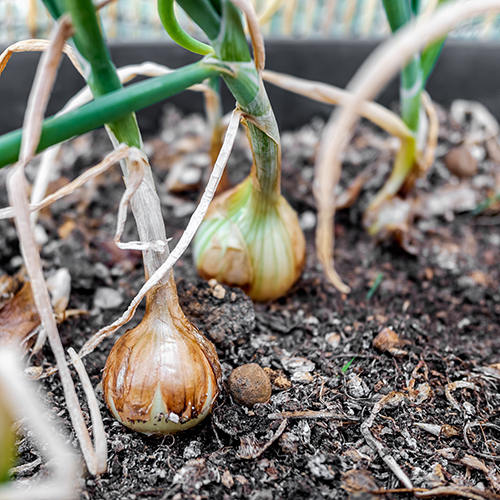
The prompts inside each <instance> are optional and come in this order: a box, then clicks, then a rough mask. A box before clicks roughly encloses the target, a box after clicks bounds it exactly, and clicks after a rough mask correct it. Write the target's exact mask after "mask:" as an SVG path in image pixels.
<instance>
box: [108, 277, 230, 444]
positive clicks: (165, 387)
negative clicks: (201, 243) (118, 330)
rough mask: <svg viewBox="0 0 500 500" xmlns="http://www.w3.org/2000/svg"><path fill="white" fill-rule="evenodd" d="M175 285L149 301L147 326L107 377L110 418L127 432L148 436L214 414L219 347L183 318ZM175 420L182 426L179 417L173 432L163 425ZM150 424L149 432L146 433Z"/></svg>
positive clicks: (120, 344) (127, 340)
mask: <svg viewBox="0 0 500 500" xmlns="http://www.w3.org/2000/svg"><path fill="white" fill-rule="evenodd" d="M170 285H171V283H170V284H167V285H164V286H161V287H159V288H158V289H156V290H154V291H153V292H152V293H151V294H150V295H149V296H148V301H147V306H146V314H145V316H144V318H143V320H142V322H141V323H140V324H139V325H138V326H137V327H135V328H133V329H132V330H128V331H127V332H126V333H125V334H124V335H123V336H122V337H121V338H120V339H118V340H117V342H116V343H115V345H114V347H113V349H112V350H111V352H110V354H109V356H108V360H107V362H106V367H105V369H104V375H103V390H104V397H105V400H106V403H107V404H108V407H109V408H110V410H111V412H112V413H113V414H114V415H115V417H117V418H118V419H119V420H120V421H121V422H122V423H123V424H124V425H126V426H127V427H130V428H131V429H134V430H139V431H140V432H145V433H148V434H164V433H171V432H177V431H180V430H184V429H187V428H189V427H191V426H193V425H195V424H196V423H198V421H201V420H202V419H203V418H204V417H205V416H206V415H207V414H208V413H209V411H210V409H211V407H212V404H213V403H214V401H215V399H216V398H217V395H218V394H219V391H220V380H221V367H220V364H219V360H218V357H217V353H216V351H215V347H214V346H213V344H212V343H211V342H210V341H209V340H207V339H206V338H205V337H204V336H203V335H202V334H201V333H200V332H199V331H198V329H197V328H196V327H195V326H194V325H193V324H192V323H191V322H190V321H189V320H188V319H187V318H186V317H185V316H184V314H183V312H182V310H181V309H180V307H179V304H178V300H177V294H176V292H175V288H174V289H173V290H172V289H171V286H170ZM174 287H175V285H174ZM157 390H159V391H160V394H161V399H162V402H163V407H164V408H165V411H163V412H161V414H159V416H158V415H157V414H156V413H155V411H156V410H154V409H153V404H154V401H155V396H156V392H157ZM172 414H175V415H176V416H177V417H178V420H179V422H178V424H177V423H176V422H175V420H176V417H174V420H173V421H172V423H171V425H170V426H167V424H166V423H165V424H163V423H162V422H161V421H162V419H163V420H164V421H165V422H167V421H168V420H169V417H170V416H171V415H172ZM170 420H171V419H170ZM146 422H149V423H150V424H151V428H150V429H149V428H148V429H145V428H144V426H143V424H144V423H146ZM176 424H177V425H176ZM162 426H163V427H162ZM165 426H167V427H168V429H169V430H165V428H164V427H165ZM156 427H158V429H157V428H156Z"/></svg>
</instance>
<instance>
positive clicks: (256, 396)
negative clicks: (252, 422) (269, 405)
mask: <svg viewBox="0 0 500 500" xmlns="http://www.w3.org/2000/svg"><path fill="white" fill-rule="evenodd" d="M228 384H229V390H230V391H231V394H232V395H233V397H234V399H235V400H236V401H237V402H238V403H240V404H241V405H244V406H249V407H252V406H253V405H255V404H257V403H266V402H267V401H268V400H269V398H270V397H271V381H270V380H269V377H268V376H267V373H266V372H265V371H264V370H263V369H262V368H261V367H260V366H259V365H258V364H257V363H249V364H247V365H243V366H239V367H238V368H236V369H235V370H233V372H232V373H231V375H230V376H229V380H228Z"/></svg>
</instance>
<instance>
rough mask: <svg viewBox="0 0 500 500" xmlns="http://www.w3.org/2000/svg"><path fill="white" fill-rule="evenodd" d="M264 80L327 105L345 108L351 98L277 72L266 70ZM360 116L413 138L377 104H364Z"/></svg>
mask: <svg viewBox="0 0 500 500" xmlns="http://www.w3.org/2000/svg"><path fill="white" fill-rule="evenodd" d="M262 79H263V80H265V81H266V82H269V83H272V84H273V85H277V86H278V87H281V88H283V89H286V90H289V91H290V92H294V93H295V94H300V95H303V96H305V97H309V98H310V99H314V100H315V101H319V102H324V103H326V104H334V105H337V106H338V105H340V106H343V105H345V104H346V103H347V101H348V100H349V98H350V97H351V95H350V93H349V92H348V91H347V90H344V89H340V88H339V87H335V86H333V85H329V84H327V83H323V82H316V81H312V80H304V79H303V78H298V77H296V76H290V75H286V74H283V73H277V72H276V71H269V70H265V71H263V73H262ZM358 112H359V114H360V115H361V116H362V117H364V118H367V119H368V120H370V121H371V122H373V123H374V124H375V125H377V126H379V127H380V128H381V129H383V130H385V131H386V132H388V133H389V134H392V135H394V136H396V137H400V138H406V137H411V136H412V132H411V131H410V129H409V128H408V127H407V126H406V124H405V122H404V121H403V120H402V119H401V118H400V117H399V116H398V115H397V114H396V113H393V112H392V111H390V110H389V109H387V108H385V107H384V106H382V105H380V104H378V103H376V102H371V101H369V102H366V101H365V102H363V103H362V104H361V105H360V108H359V110H358Z"/></svg>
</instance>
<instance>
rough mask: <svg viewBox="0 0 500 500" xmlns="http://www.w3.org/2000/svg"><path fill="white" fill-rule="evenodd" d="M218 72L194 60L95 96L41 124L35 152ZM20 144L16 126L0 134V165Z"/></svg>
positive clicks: (11, 158) (12, 158)
mask: <svg viewBox="0 0 500 500" xmlns="http://www.w3.org/2000/svg"><path fill="white" fill-rule="evenodd" d="M220 73H221V69H220V67H217V66H215V65H208V64H204V63H203V62H198V63H195V64H192V65H190V66H185V67H184V68H180V69H178V70H176V71H174V72H172V73H169V74H168V75H163V76H158V77H155V78H151V79H149V80H145V81H142V82H139V83H135V84H132V85H129V86H127V87H126V88H124V89H121V90H117V91H116V92H111V93H110V94H107V95H104V96H102V97H98V98H96V99H95V100H94V101H92V102H90V103H88V104H85V105H84V106H82V107H81V108H78V109H76V110H74V111H71V112H69V113H66V114H64V115H60V116H55V117H52V118H48V119H46V120H45V121H44V123H43V129H42V136H41V139H40V144H39V145H38V149H37V151H38V152H40V151H43V150H44V149H46V148H48V147H50V146H53V145H54V144H58V143H59V142H63V141H66V140H68V139H71V138H72V137H75V136H77V135H81V134H84V133H86V132H89V131H90V130H93V129H95V128H98V127H100V126H101V125H103V124H105V123H110V122H113V121H116V120H119V119H120V118H123V117H124V116H126V115H127V114H130V113H132V112H134V111H136V110H138V109H142V108H145V107H147V106H151V105H152V104H155V103H156V102H159V101H162V100H164V99H166V98H167V97H171V96H173V95H175V94H177V93H179V92H182V91H183V90H185V89H186V88H187V87H190V86H191V85H194V84H195V83H201V82H202V81H203V80H205V79H206V78H210V77H212V76H216V75H220ZM20 144H21V130H20V129H19V130H15V131H14V132H10V133H8V134H5V135H3V136H1V137H0V167H4V166H5V165H8V164H10V163H14V162H15V161H17V159H18V156H19V147H20Z"/></svg>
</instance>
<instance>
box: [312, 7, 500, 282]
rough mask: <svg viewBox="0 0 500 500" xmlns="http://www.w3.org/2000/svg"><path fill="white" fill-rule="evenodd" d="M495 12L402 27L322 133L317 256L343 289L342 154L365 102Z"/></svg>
mask: <svg viewBox="0 0 500 500" xmlns="http://www.w3.org/2000/svg"><path fill="white" fill-rule="evenodd" d="M491 10H500V0H468V1H466V2H461V3H458V4H457V3H456V2H454V3H453V4H451V5H445V6H443V7H441V8H440V9H439V10H437V11H436V13H435V14H434V15H433V16H432V17H431V18H430V19H428V20H427V21H426V22H425V23H417V24H416V25H410V26H408V27H405V28H402V29H401V30H399V31H398V32H397V33H396V34H395V35H394V36H393V37H392V38H391V39H390V40H388V41H387V42H385V43H383V44H381V45H380V46H379V47H378V48H377V49H376V50H375V51H374V52H373V53H372V55H371V56H370V57H369V58H368V59H367V60H366V61H365V63H364V64H363V65H362V66H361V68H360V69H359V70H358V72H357V73H356V75H355V76H354V78H353V79H352V80H351V82H350V83H349V85H348V86H347V89H348V90H349V91H350V92H352V98H350V99H349V100H348V101H347V102H346V104H345V105H344V107H342V108H341V109H339V110H337V111H336V112H334V114H333V115H332V117H331V119H330V121H329V122H328V124H327V126H326V128H325V131H324V134H323V139H322V141H321V146H320V150H319V153H318V161H317V163H316V174H315V193H314V194H315V198H316V202H317V205H318V227H317V231H316V248H317V252H318V258H319V260H320V261H321V263H322V265H323V268H324V269H325V273H326V274H327V276H328V277H329V279H330V280H331V281H332V282H334V284H335V286H337V288H339V289H340V290H341V291H347V290H349V288H348V287H347V286H346V285H345V284H343V283H342V281H341V280H340V277H339V276H338V274H337V272H336V271H335V269H334V267H333V244H332V242H333V218H334V215H335V195H334V193H335V188H336V185H337V183H338V180H339V171H340V169H341V161H342V152H343V151H344V150H345V148H346V147H347V143H348V141H349V138H350V136H351V134H352V130H353V128H354V126H355V125H356V123H357V121H358V119H359V118H358V114H359V109H360V107H361V105H362V103H363V102H364V101H370V100H372V99H374V98H375V97H376V96H377V94H378V93H379V92H380V91H381V90H382V88H383V87H384V86H385V85H386V84H387V83H388V82H389V81H390V80H391V78H393V77H394V75H395V74H396V73H397V72H398V71H400V70H401V68H402V67H403V66H404V65H405V64H406V63H407V61H408V60H409V59H410V58H411V57H413V54H414V53H415V52H417V51H419V50H421V49H422V48H423V47H425V46H426V45H427V44H429V43H431V42H433V41H434V40H437V39H439V38H440V37H442V36H443V35H444V34H446V33H447V32H449V31H450V30H451V29H453V28H454V27H455V26H456V25H457V24H459V23H460V22H462V21H465V20H466V19H469V18H471V17H475V16H478V15H481V14H484V13H485V12H488V11H491Z"/></svg>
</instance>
